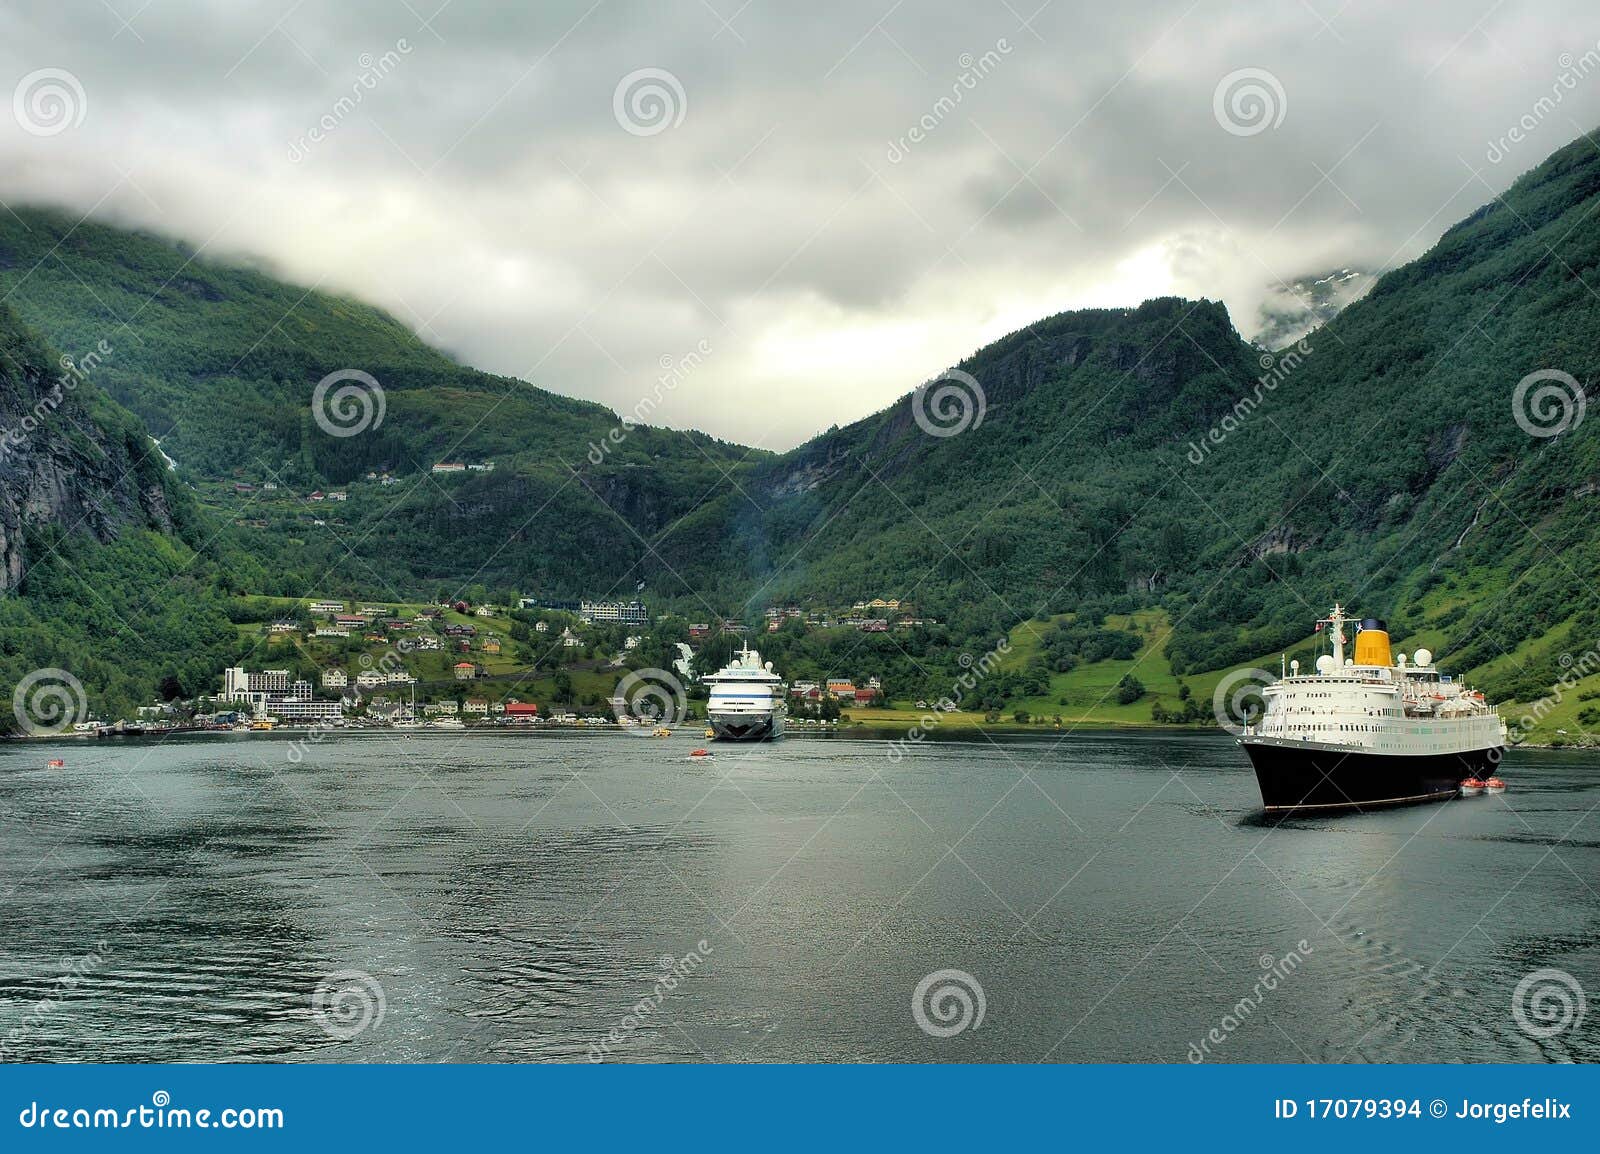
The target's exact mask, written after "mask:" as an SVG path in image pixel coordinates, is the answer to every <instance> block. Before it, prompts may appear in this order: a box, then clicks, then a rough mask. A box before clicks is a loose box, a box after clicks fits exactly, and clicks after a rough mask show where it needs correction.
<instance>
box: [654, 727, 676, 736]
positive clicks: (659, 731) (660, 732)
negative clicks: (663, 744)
mask: <svg viewBox="0 0 1600 1154" xmlns="http://www.w3.org/2000/svg"><path fill="white" fill-rule="evenodd" d="M650 736H651V737H671V736H672V730H670V729H668V728H667V727H666V726H664V725H661V726H657V727H656V731H655V732H654V733H652V734H651V735H650Z"/></svg>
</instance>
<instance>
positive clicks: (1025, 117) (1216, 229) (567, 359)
mask: <svg viewBox="0 0 1600 1154" xmlns="http://www.w3.org/2000/svg"><path fill="white" fill-rule="evenodd" d="M440 4H441V0H396V2H393V3H367V2H349V0H299V2H298V3H296V2H295V0H263V2H259V3H225V2H222V0H217V2H215V3H204V2H201V0H150V2H149V3H146V2H145V0H103V2H102V0H81V2H71V3H62V2H61V0H37V2H17V0H8V3H7V4H6V5H5V7H4V8H3V9H0V96H11V95H12V94H13V93H14V92H15V91H16V90H17V88H18V86H19V85H20V84H22V83H23V81H24V79H25V78H27V77H29V76H30V74H34V73H36V72H38V70H41V69H61V70H65V71H66V72H67V73H70V75H71V81H60V80H52V79H51V78H50V77H44V78H34V79H33V81H32V82H31V83H32V84H33V86H34V87H35V88H37V87H39V86H40V85H41V84H46V83H64V84H66V89H65V91H66V92H67V98H68V104H69V109H68V116H67V122H66V123H65V124H50V123H48V122H41V121H39V120H34V121H33V122H32V123H30V124H24V123H19V120H18V117H17V111H18V110H17V109H16V108H13V109H11V110H10V111H11V114H10V115H8V114H6V111H5V110H0V199H4V200H5V201H6V202H8V203H11V204H15V203H19V202H49V203H55V204H59V205H62V206H65V207H68V208H70V209H74V210H76V211H78V212H90V211H92V212H93V213H94V214H95V215H96V216H97V217H101V218H104V219H106V220H110V221H114V222H121V223H137V224H139V225H142V226H145V227H149V228H153V229H156V230H159V231H162V232H166V233H170V234H172V235H175V236H180V237H182V238H184V239H186V240H188V241H190V242H191V243H193V244H202V243H204V244H205V245H206V246H207V247H206V251H207V252H208V253H211V254H215V255H217V256H219V257H237V256H240V255H248V256H250V257H252V258H254V259H258V260H265V261H267V262H268V263H270V265H271V266H273V267H274V268H275V269H276V270H277V271H278V272H280V273H281V274H282V275H285V276H287V277H290V278H292V279H294V280H297V281H299V282H302V283H305V284H313V283H316V284H321V285H323V286H325V287H328V288H334V289H339V290H344V291H349V292H352V293H354V294H356V295H359V296H361V297H364V298H366V299H369V300H372V301H374V302H375V303H378V304H380V305H383V306H384V307H386V308H389V309H390V310H392V311H393V312H394V313H395V314H396V315H398V316H399V317H401V318H402V319H403V320H405V321H406V322H407V323H409V324H410V325H411V326H412V327H413V328H415V329H416V330H417V331H418V332H420V333H421V334H422V335H423V336H424V337H425V338H426V339H427V340H429V341H431V342H433V343H435V344H437V345H439V346H441V347H443V348H445V349H448V350H449V351H451V352H452V353H454V354H456V355H457V356H459V357H460V358H461V359H463V360H464V361H467V362H469V363H471V364H474V365H477V366H479V367H481V368H485V369H489V370H492V371H495V372H501V373H508V374H512V375H515V376H519V377H523V378H525V379H527V380H529V381H532V382H534V383H536V384H538V385H541V386H543V387H545V388H549V389H552V390H555V391H557V392H561V393H566V394H570V395H574V396H580V397H586V398H591V399H594V400H598V401H601V402H603V403H605V404H607V405H610V406H612V407H613V408H617V409H631V408H632V407H633V406H634V404H635V403H636V401H637V400H638V399H639V398H640V397H641V396H643V395H645V394H646V393H648V392H651V391H652V384H653V382H654V380H655V378H656V376H657V375H658V374H659V372H660V367H659V365H660V363H661V362H662V360H663V358H670V359H673V360H676V359H678V358H681V357H682V356H683V355H684V354H686V353H688V352H690V351H691V350H694V349H696V348H697V346H699V345H700V344H701V342H704V343H705V344H706V345H707V346H709V347H710V349H711V354H710V355H709V356H708V357H706V358H705V361H704V363H703V364H702V365H701V366H700V367H699V368H697V369H696V370H695V371H694V372H693V373H692V374H691V375H690V376H689V378H688V379H687V380H686V381H684V382H683V383H682V384H681V385H680V386H679V387H678V388H677V389H676V390H675V391H674V392H672V393H671V394H670V395H669V397H668V400H667V402H666V403H665V404H664V405H663V406H662V408H661V409H659V410H658V411H657V413H656V414H655V417H654V419H655V420H657V421H659V422H662V423H666V424H670V425H673V426H677V427H698V428H703V429H706V430H707V431H709V432H712V433H715V434H717V435H720V436H724V437H728V438H730V439H734V440H739V441H744V442H746V443H757V444H761V445H764V446H767V447H770V448H778V449H782V448H787V447H790V446H792V445H794V444H796V443H798V442H800V441H801V440H803V439H805V438H806V437H808V436H810V435H812V434H813V433H815V432H818V431H820V430H821V429H824V428H826V427H827V426H829V425H831V424H834V423H840V424H842V423H846V422H848V421H850V420H854V419H856V418H858V417H861V416H864V415H866V414H867V413H869V412H871V411H873V410H875V409H877V408H880V407H882V406H883V405H885V404H887V403H889V402H890V401H892V400H893V399H894V398H895V397H896V396H898V395H900V394H902V393H904V392H906V391H908V390H909V389H910V388H912V387H913V386H915V385H916V384H917V383H918V382H919V381H921V380H923V379H926V378H927V377H930V376H933V375H934V374H936V373H938V372H939V371H940V370H942V369H943V368H945V367H946V366H948V365H950V364H952V363H953V362H955V361H956V360H958V359H959V358H961V357H963V356H965V355H967V354H968V353H970V352H971V351H973V350H974V349H976V348H978V347H979V346H981V345H982V344H984V343H986V342H987V341H990V340H992V339H994V338H996V337H998V336H1001V335H1003V334H1004V333H1006V332H1008V331H1011V330H1012V329H1015V328H1019V327H1021V326H1023V325H1025V324H1027V323H1029V322H1031V321H1034V320H1037V319H1039V318H1040V317H1043V316H1047V315H1049V314H1051V313H1055V312H1059V311H1061V310H1063V309H1068V308H1074V307H1080V306H1085V305H1131V304H1136V303H1138V302H1139V301H1140V300H1142V299H1145V298H1147V297H1150V296H1155V295H1160V294H1164V293H1179V294H1183V295H1187V296H1209V297H1212V298H1220V299H1222V300H1223V301H1225V302H1226V303H1227V305H1228V307H1229V309H1230V311H1231V312H1232V314H1233V317H1234V321H1235V324H1236V325H1237V327H1238V328H1239V329H1240V330H1241V332H1242V333H1243V334H1244V335H1246V336H1251V335H1253V333H1254V329H1255V324H1256V316H1257V311H1258V309H1259V307H1260V305H1261V303H1262V301H1263V299H1264V298H1265V297H1266V296H1267V295H1268V294H1269V293H1271V292H1273V291H1275V290H1277V289H1278V287H1279V286H1280V284H1281V282H1284V281H1289V280H1293V279H1295V278H1297V277H1300V276H1304V275H1307V274H1312V273H1319V272H1322V271H1325V270H1327V269H1330V268H1337V267H1340V266H1344V265H1354V266H1359V267H1362V268H1366V269H1381V268H1385V267H1391V266H1393V265H1395V264H1397V263H1401V262H1403V261H1405V260H1407V259H1410V258H1412V257H1415V256H1417V255H1418V254H1420V253H1421V252H1422V251H1424V250H1425V249H1426V248H1427V247H1428V246H1429V245H1431V244H1432V243H1433V242H1434V241H1435V240H1436V239H1437V238H1438V236H1439V234H1440V233H1441V232H1442V231H1443V230H1444V229H1445V228H1446V227H1448V226H1449V225H1450V224H1451V223H1453V222H1454V221H1455V220H1457V219H1458V218H1460V217H1461V216H1464V215H1465V214H1466V213H1467V212H1469V211H1470V210H1471V209H1472V208H1473V207H1475V206H1476V205H1478V204H1481V203H1483V202H1484V201H1487V200H1489V199H1491V198H1492V196H1493V195H1494V194H1495V193H1498V192H1500V191H1501V190H1503V189H1504V188H1505V187H1506V186H1507V185H1509V184H1510V183H1511V181H1512V180H1513V179H1515V177H1516V175H1517V174H1518V173H1520V172H1521V171H1523V170H1525V169H1526V168H1529V167H1531V166H1532V165H1534V164H1536V163H1537V162H1538V161H1539V160H1541V159H1542V158H1543V157H1544V156H1545V155H1547V154H1548V153H1549V152H1551V151H1553V150H1555V149H1556V148H1557V147H1559V146H1561V145H1563V144H1565V143H1566V142H1568V141H1569V140H1571V139H1573V138H1575V137H1577V136H1578V135H1579V134H1580V133H1581V132H1586V131H1590V130H1593V129H1595V128H1596V127H1597V126H1600V48H1597V42H1600V11H1597V10H1596V9H1595V7H1594V5H1593V4H1592V3H1578V2H1576V0H1574V2H1571V3H1562V2H1553V3H1528V2H1521V3H1519V2H1516V0H1510V2H1504V3H1496V2H1495V0H1464V2H1458V3H1443V2H1440V3H1432V4H1410V5H1406V6H1405V8H1404V10H1403V11H1397V10H1396V7H1397V6H1395V5H1393V4H1389V3H1377V2H1373V3H1368V2H1363V0H1351V2H1344V0H1304V2H1303V3H1296V2H1293V0H1276V2H1268V3H1259V4H1224V3H1220V2H1217V0H1199V2H1198V3H1189V2H1178V3H1153V4H1108V3H1081V2H1069V0H1053V2H1047V3H1043V6H1042V7H1040V4H1041V0H1001V2H998V3H993V4H990V3H984V4H956V3H949V2H922V3H918V2H916V0H904V2H901V3H896V2H895V0H867V2H865V3H862V2H859V0H858V2H855V3H832V2H816V0H813V2H809V3H805V4H793V3H791V4H779V3H777V2H776V0H749V2H747V3H746V2H744V0H683V2H681V3H677V4H648V3H630V2H622V0H602V2H599V3H593V4H592V6H591V0H578V2H576V3H566V2H561V3H540V4H538V5H529V6H527V7H526V8H518V7H513V6H512V5H509V4H504V3H487V2H482V0H453V2H450V3H444V4H443V7H442V8H441V7H440ZM741 4H742V6H741ZM1036 10H1037V11H1036ZM1586 54H1588V55H1586ZM641 69H655V70H660V72H664V73H666V74H668V75H666V76H661V75H659V74H650V75H647V76H645V77H643V78H641V80H640V81H639V82H640V83H643V84H645V85H647V86H648V85H650V84H656V85H657V86H658V87H657V89H656V91H657V92H658V93H661V94H664V95H665V99H666V102H667V108H666V111H665V119H664V120H651V119H650V118H649V117H650V113H651V112H652V111H659V109H658V108H654V107H653V106H652V105H651V103H650V99H649V97H650V94H649V93H648V92H647V93H644V94H642V95H641V103H640V105H639V106H638V107H637V108H631V106H630V104H629V101H628V99H627V97H628V95H629V94H628V93H627V92H624V93H623V94H622V102H621V107H622V115H621V117H620V118H619V115H618V112H617V103H618V101H617V97H618V86H619V82H621V81H622V80H623V79H624V77H626V76H628V75H630V74H632V73H635V72H636V71H638V70H641ZM1241 70H1254V71H1252V72H1251V73H1250V74H1248V75H1245V76H1243V77H1240V78H1238V79H1237V80H1236V82H1235V83H1234V85H1233V86H1232V89H1228V90H1224V92H1223V93H1222V96H1223V102H1222V115H1221V117H1220V119H1219V115H1218V111H1217V102H1216V97H1217V94H1218V85H1219V83H1220V82H1222V81H1223V79H1224V78H1225V77H1227V76H1230V75H1231V74H1234V73H1237V72H1240V71H1241ZM363 76H365V77H366V78H367V81H368V84H367V85H365V86H364V85H363V83H362V77H363ZM963 77H965V83H963ZM72 82H75V83H76V84H77V85H81V92H82V97H81V101H80V100H79V97H78V96H77V93H76V92H74V91H73V90H72ZM1241 85H1242V86H1244V88H1245V89H1246V90H1245V91H1243V92H1241V93H1239V99H1240V103H1239V105H1238V106H1237V107H1234V106H1233V105H1231V104H1230V102H1229V101H1228V99H1227V97H1228V96H1229V95H1230V94H1231V93H1232V91H1233V90H1236V89H1238V88H1239V87H1240V86H1241ZM1251 88H1254V91H1255V94H1256V95H1259V96H1260V97H1261V98H1262V100H1264V104H1263V103H1261V102H1260V101H1257V102H1255V103H1252V99H1251V97H1252V93H1251V91H1249V90H1250V89H1251ZM356 92H359V93H360V99H359V102H355V101H354V100H353V93H356ZM956 93H959V94H960V99H959V102H957V101H956V99H955V94H956ZM1556 94H1559V97H1560V99H1559V102H1557V101H1556V100H1555V95H1556ZM341 97H352V99H351V100H350V101H347V102H346V104H345V105H344V106H342V107H341V105H340V99H341ZM941 97H947V98H949V99H948V100H946V101H944V102H943V103H942V104H941V103H940V99H941ZM1541 97H1543V98H1548V99H1547V100H1546V102H1545V104H1544V105H1540V104H1539V101H1540V99H1541ZM13 103H15V102H13ZM74 105H75V107H72V106H74ZM24 106H25V107H24V110H23V112H22V119H23V120H24V121H27V120H29V118H30V117H44V116H46V115H47V112H48V109H46V110H44V111H34V112H29V111H26V101H24ZM79 112H81V113H82V119H81V122H79V121H78V119H77V113H79ZM325 118H326V119H325ZM1224 122H1226V123H1224ZM1519 122H1520V123H1521V124H1522V125H1523V126H1524V127H1518V128H1517V133H1518V135H1520V136H1522V137H1523V139H1522V140H1521V141H1520V142H1514V141H1511V140H1510V139H1509V138H1508V136H1509V134H1510V132H1511V130H1512V129H1513V127H1514V126H1518V125H1519ZM41 123H44V127H45V128H46V129H47V130H48V129H52V128H55V127H60V128H61V129H62V130H61V131H57V132H53V133H51V134H48V135H42V134H39V129H40V126H41ZM319 124H321V125H328V126H329V127H327V128H326V129H323V128H320V127H318V126H319ZM919 126H925V127H919ZM30 127H31V128H32V129H33V131H27V130H26V129H27V128H30ZM914 127H916V128H917V135H918V136H920V137H922V139H920V140H914V139H912V129H913V128H914ZM314 128H315V129H316V130H317V132H316V134H315V135H320V136H321V139H320V140H319V139H314V134H313V131H312V130H313V129H314ZM629 128H631V129H632V131H629ZM657 128H659V129H660V130H659V131H655V130H656V129H657ZM1230 129H1231V131H1230ZM1491 154H1499V155H1500V157H1501V158H1500V159H1498V161H1497V160H1495V159H1493V158H1492V156H1491Z"/></svg>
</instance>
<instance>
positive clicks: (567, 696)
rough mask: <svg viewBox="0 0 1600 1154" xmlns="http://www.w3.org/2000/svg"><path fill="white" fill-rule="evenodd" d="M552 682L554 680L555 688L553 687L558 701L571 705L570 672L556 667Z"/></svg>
mask: <svg viewBox="0 0 1600 1154" xmlns="http://www.w3.org/2000/svg"><path fill="white" fill-rule="evenodd" d="M554 682H555V688H554V693H555V699H556V700H557V701H558V702H560V703H561V704H562V705H571V704H572V674H570V673H568V672H567V671H566V670H565V669H558V670H556V675H555V678H554Z"/></svg>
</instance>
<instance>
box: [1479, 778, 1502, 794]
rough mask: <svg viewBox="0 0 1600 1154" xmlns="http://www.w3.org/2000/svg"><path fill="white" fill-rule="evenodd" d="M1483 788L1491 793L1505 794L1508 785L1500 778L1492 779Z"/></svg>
mask: <svg viewBox="0 0 1600 1154" xmlns="http://www.w3.org/2000/svg"><path fill="white" fill-rule="evenodd" d="M1483 788H1484V789H1485V790H1486V791H1487V792H1489V793H1504V792H1505V791H1506V783H1505V782H1503V781H1501V780H1500V779H1499V778H1498V777H1491V778H1490V779H1489V780H1488V781H1486V782H1484V783H1483Z"/></svg>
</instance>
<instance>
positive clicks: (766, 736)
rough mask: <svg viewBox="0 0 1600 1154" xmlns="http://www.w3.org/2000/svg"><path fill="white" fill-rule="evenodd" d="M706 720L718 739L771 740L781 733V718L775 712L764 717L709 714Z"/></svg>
mask: <svg viewBox="0 0 1600 1154" xmlns="http://www.w3.org/2000/svg"><path fill="white" fill-rule="evenodd" d="M707 720H708V721H709V722H710V723H711V731H712V732H713V733H714V734H715V735H716V739H717V740H718V741H771V740H772V739H773V738H775V737H780V736H782V734H783V720H782V718H780V717H779V716H777V715H776V714H768V715H766V716H764V717H761V716H751V715H748V714H737V715H724V716H718V715H717V714H711V715H710V716H709V717H708V718H707Z"/></svg>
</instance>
